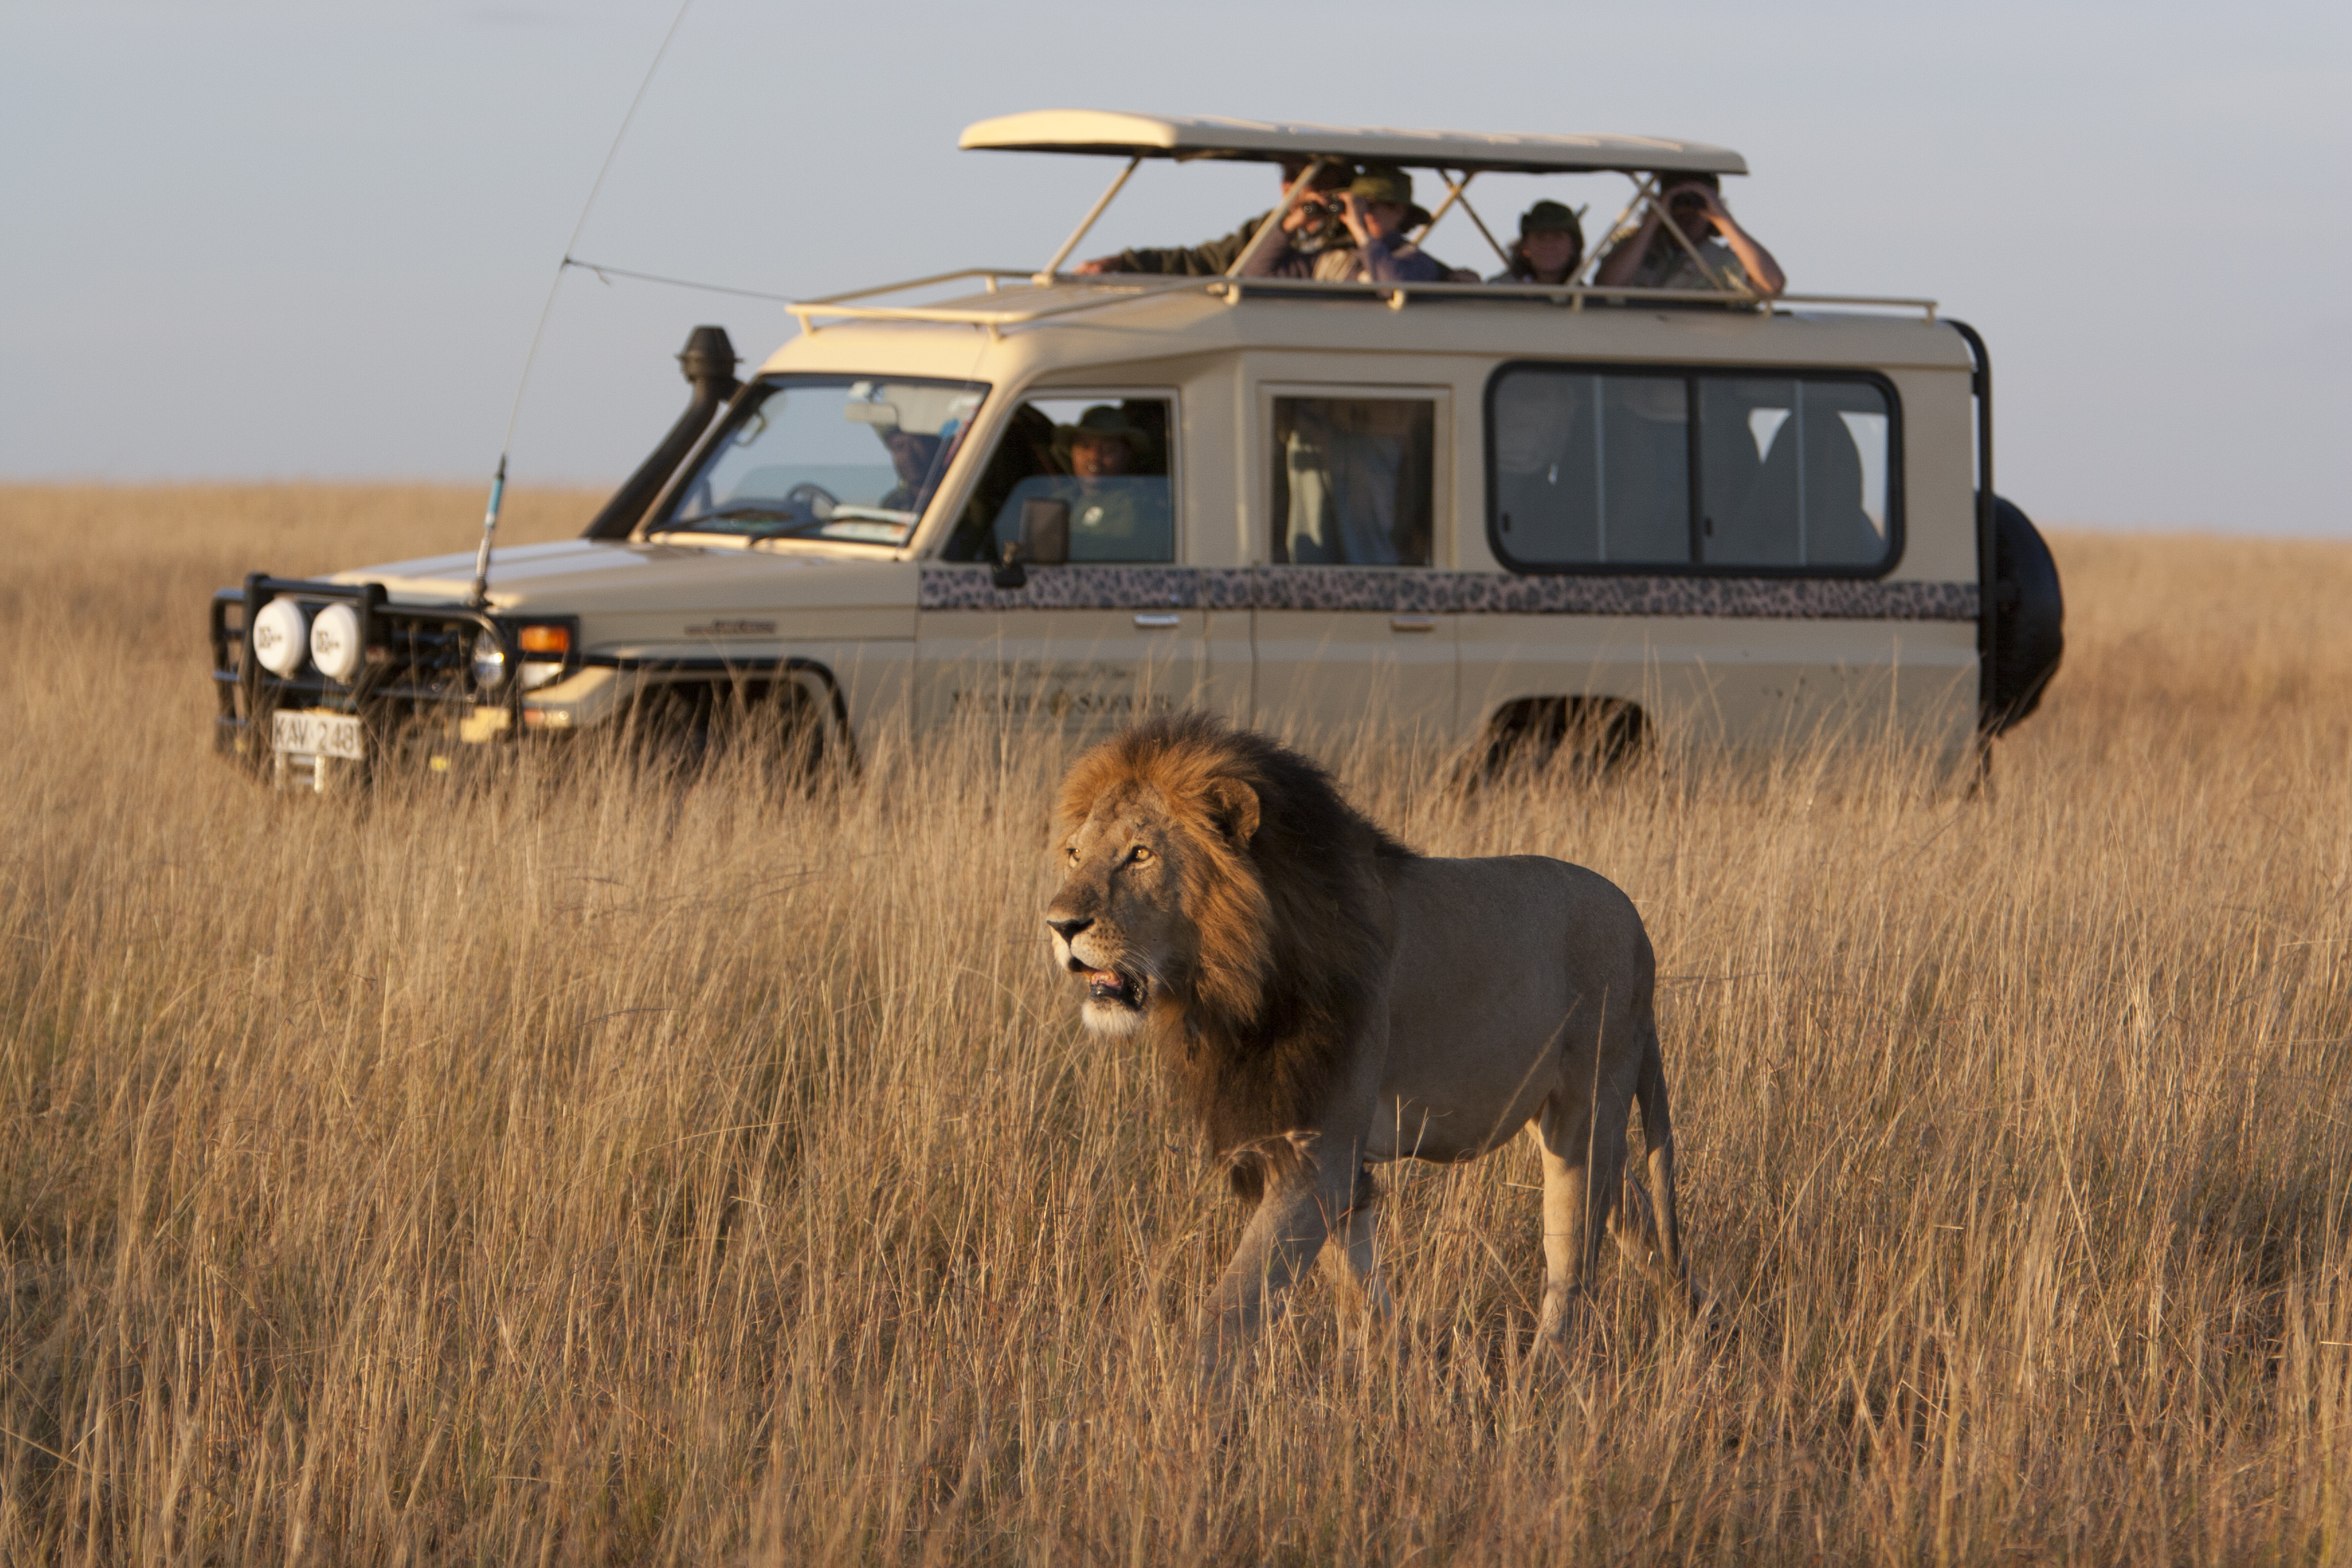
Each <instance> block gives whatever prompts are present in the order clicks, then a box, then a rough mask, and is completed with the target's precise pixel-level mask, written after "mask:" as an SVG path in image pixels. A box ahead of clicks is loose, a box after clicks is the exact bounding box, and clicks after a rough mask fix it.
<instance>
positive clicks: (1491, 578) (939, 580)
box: [921, 565, 1977, 621]
mask: <svg viewBox="0 0 2352 1568" xmlns="http://www.w3.org/2000/svg"><path fill="white" fill-rule="evenodd" d="M922 584H923V585H922V599H921V607H922V608H924V609H926V610H995V609H1007V610H1011V609H1027V610H1093V609H1100V610H1150V609H1206V610H1242V609H1251V608H1255V609H1262V610H1372V611H1379V612H1386V613H1404V614H1419V615H1517V616H1529V615H1533V616H1547V615H1549V616H1703V617H1705V616H1729V617H1738V618H1752V619H1759V620H1861V621H1973V620H1975V619H1976V618H1977V586H1976V584H1973V583H1888V582H1863V581H1857V580H1855V579H1853V578H1843V577H1829V578H1824V577H1811V578H1808V577H1582V576H1576V575H1572V574H1558V575H1550V576H1541V577H1538V576H1521V575H1519V574H1516V573H1509V572H1433V571H1415V570H1412V569H1402V570H1400V569H1398V568H1395V567H1379V566H1260V567H1242V568H1216V567H1202V568H1194V567H1184V566H1032V567H1030V568H1029V582H1028V584H1027V585H1026V586H1024V587H1021V588H1013V589H1004V588H999V587H997V586H995V584H994V583H993V582H992V580H991V574H990V569H989V568H988V567H985V566H950V565H926V566H924V567H923V571H922Z"/></svg>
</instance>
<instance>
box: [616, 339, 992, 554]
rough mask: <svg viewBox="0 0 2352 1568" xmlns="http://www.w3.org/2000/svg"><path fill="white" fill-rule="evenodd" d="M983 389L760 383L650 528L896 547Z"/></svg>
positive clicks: (819, 379) (902, 383)
mask: <svg viewBox="0 0 2352 1568" xmlns="http://www.w3.org/2000/svg"><path fill="white" fill-rule="evenodd" d="M987 394H988V387H987V384H985V383H982V382H976V381H910V380H886V379H884V378H882V377H879V376H847V375H786V376H776V377H772V378H771V379H768V380H765V381H762V382H761V383H760V384H759V385H758V386H757V387H756V388H755V389H754V393H753V396H752V397H751V399H750V400H748V401H747V402H746V403H745V405H743V407H742V409H741V410H740V412H739V413H738V414H737V415H736V416H735V422H734V425H733V426H732V427H730V429H729V430H728V432H727V433H726V435H725V436H724V437H721V438H720V439H719V443H718V445H717V446H715V447H712V448H711V450H710V453H709V456H708V457H706V458H703V460H702V467H701V468H700V470H699V471H698V472H697V473H696V474H695V476H694V478H693V479H692V480H691V481H690V482H689V483H688V485H687V487H686V488H685V489H683V490H682V491H680V492H679V494H678V498H677V502H676V503H675V504H674V505H673V506H672V507H671V508H670V510H669V515H668V516H667V517H666V518H664V519H663V520H662V521H659V522H657V523H656V524H655V525H654V530H653V531H655V532H656V533H660V532H670V531H688V530H690V531H693V532H696V533H731V534H740V535H743V536H746V537H751V538H800V539H831V540H845V541H848V542H852V543H857V544H889V545H903V544H905V543H906V542H907V541H908V540H909V539H911V538H913V537H914V532H915V524H916V523H918V522H919V521H922V516H923V509H924V508H925V507H926V506H928V505H929V504H930V500H931V493H932V491H934V490H936V489H939V484H940V476H941V475H942V474H944V473H946V472H947V468H948V464H949V462H950V460H951V459H952V458H954V456H955V452H956V447H957V445H958V444H959V443H960V442H961V439H962V437H963V435H964V432H966V431H968V430H970V429H971V421H972V416H974V415H975V414H977V413H978V412H979V411H980V405H981V400H982V398H983V397H985V396H986V395H987Z"/></svg>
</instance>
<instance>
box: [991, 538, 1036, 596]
mask: <svg viewBox="0 0 2352 1568" xmlns="http://www.w3.org/2000/svg"><path fill="white" fill-rule="evenodd" d="M993 580H994V582H995V584H996V585H997V586H998V587H1000V588H1025V587H1027V586H1028V585H1029V568H1027V567H1026V566H1024V565H1023V564H1021V546H1020V545H1019V544H1017V543H1015V542H1013V541H1012V540H1009V539H1008V540H1006V541H1005V542H1004V553H1003V556H1001V557H1000V558H999V559H998V561H997V563H996V572H995V574H994V579H993Z"/></svg>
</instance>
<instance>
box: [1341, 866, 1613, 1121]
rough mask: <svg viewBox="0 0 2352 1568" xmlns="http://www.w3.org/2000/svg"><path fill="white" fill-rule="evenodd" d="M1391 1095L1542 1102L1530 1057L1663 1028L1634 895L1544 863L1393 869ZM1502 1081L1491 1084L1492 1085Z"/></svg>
mask: <svg viewBox="0 0 2352 1568" xmlns="http://www.w3.org/2000/svg"><path fill="white" fill-rule="evenodd" d="M1383 880H1384V881H1385V882H1386V883H1387V884H1388V889H1389V895H1390V907H1391V911H1392V925H1391V947H1390V993H1389V1016H1390V1039H1389V1052H1390V1071H1389V1074H1388V1077H1389V1079H1390V1080H1391V1085H1392V1086H1393V1087H1394V1088H1396V1089H1400V1090H1402V1091H1403V1092H1404V1094H1405V1097H1406V1098H1407V1099H1409V1100H1414V1101H1416V1102H1424V1103H1442V1102H1446V1101H1449V1100H1456V1099H1459V1100H1462V1101H1463V1102H1464V1104H1465V1107H1466V1106H1467V1105H1469V1104H1471V1103H1477V1104H1485V1103H1486V1102H1488V1101H1490V1100H1496V1098H1497V1097H1498V1096H1499V1098H1500V1101H1506V1102H1508V1103H1509V1104H1510V1105H1511V1106H1512V1108H1513V1109H1512V1110H1509V1111H1508V1112H1507V1114H1506V1115H1505V1116H1503V1117H1501V1118H1499V1119H1498V1120H1496V1122H1495V1125H1496V1127H1497V1128H1501V1129H1507V1128H1509V1127H1512V1126H1516V1125H1517V1121H1518V1120H1521V1119H1523V1113H1524V1112H1525V1110H1526V1107H1525V1106H1524V1105H1520V1104H1519V1103H1518V1102H1519V1101H1521V1100H1530V1099H1531V1098H1532V1099H1540V1098H1541V1095H1542V1093H1543V1092H1544V1091H1545V1086H1544V1085H1542V1084H1541V1083H1539V1082H1537V1081H1535V1080H1534V1079H1530V1077H1529V1076H1528V1065H1529V1063H1530V1061H1531V1060H1532V1059H1533V1058H1532V1056H1531V1053H1535V1054H1540V1053H1542V1052H1544V1051H1546V1050H1547V1049H1549V1048H1551V1047H1554V1046H1557V1045H1560V1044H1566V1043H1570V1042H1567V1041H1564V1039H1563V1027H1564V1026H1565V1027H1566V1029H1567V1032H1568V1034H1570V1035H1578V1036H1583V1035H1587V1034H1591V1033H1592V1032H1595V1031H1597V1033H1598V1034H1599V1036H1600V1037H1601V1038H1602V1039H1603V1040H1606V1041H1608V1042H1609V1043H1611V1044H1612V1045H1613V1044H1615V1043H1617V1039H1618V1038H1620V1037H1622V1038H1623V1039H1625V1040H1626V1041H1628V1042H1629V1043H1630V1041H1631V1040H1632V1039H1633V1037H1638V1036H1639V1035H1640V1034H1641V1033H1642V1032H1643V1030H1645V1029H1647V1028H1649V1027H1651V1026H1652V1024H1651V1002H1652V991H1653V987H1654V984H1655V981H1656V962H1655V959H1654V956H1653V954H1652V952H1651V948H1650V941H1649V937H1648V935H1647V933H1646V932H1645V931H1643V925H1642V918H1641V915H1640V913H1639V911H1637V910H1635V908H1634V907H1633V900H1632V899H1630V898H1629V897H1627V896H1626V894H1625V892H1624V890H1623V889H1621V888H1619V887H1618V886H1617V885H1616V884H1615V883H1614V882H1612V881H1611V880H1610V879H1608V878H1606V877H1603V876H1601V874H1600V873H1599V872H1597V871H1592V870H1589V869H1587V868H1584V867H1581V866H1575V865H1571V864H1570V863H1569V862H1567V861H1565V860H1555V859H1552V858H1549V857H1546V856H1540V855H1508V856H1498V857H1495V858H1484V859H1467V860H1447V859H1436V858H1420V859H1414V860H1411V861H1403V862H1399V863H1396V864H1394V865H1392V866H1388V867H1385V868H1383ZM1486 1079H1493V1080H1494V1081H1493V1082H1492V1083H1487V1082H1486V1081H1485V1080H1486Z"/></svg>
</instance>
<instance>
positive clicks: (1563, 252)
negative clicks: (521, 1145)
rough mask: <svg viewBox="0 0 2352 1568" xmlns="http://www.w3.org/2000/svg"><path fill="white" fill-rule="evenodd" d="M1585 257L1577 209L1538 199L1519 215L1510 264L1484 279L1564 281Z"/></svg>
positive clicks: (1498, 281)
mask: <svg viewBox="0 0 2352 1568" xmlns="http://www.w3.org/2000/svg"><path fill="white" fill-rule="evenodd" d="M1583 260H1584V226H1583V225H1582V224H1581V223H1580V222H1579V221H1577V216H1576V210H1575V209H1574V208H1573V207H1570V206H1568V205H1564V204H1562V203H1559V202H1553V201H1541V202H1538V203H1537V204H1536V205H1533V206H1531V207H1529V208H1528V210H1527V211H1525V212H1523V213H1521V214H1520V215H1519V237H1518V238H1517V240H1515V241H1514V242H1513V243H1512V245H1511V247H1510V265H1509V266H1508V267H1506V268H1503V270H1502V271H1500V272H1497V273H1496V274H1495V275H1494V276H1493V277H1492V278H1489V279H1486V281H1487V282H1489V283H1565V282H1567V281H1568V280H1569V279H1570V278H1573V277H1574V276H1575V275H1576V269H1577V268H1578V266H1579V265H1580V264H1581V263H1582V261H1583Z"/></svg>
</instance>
